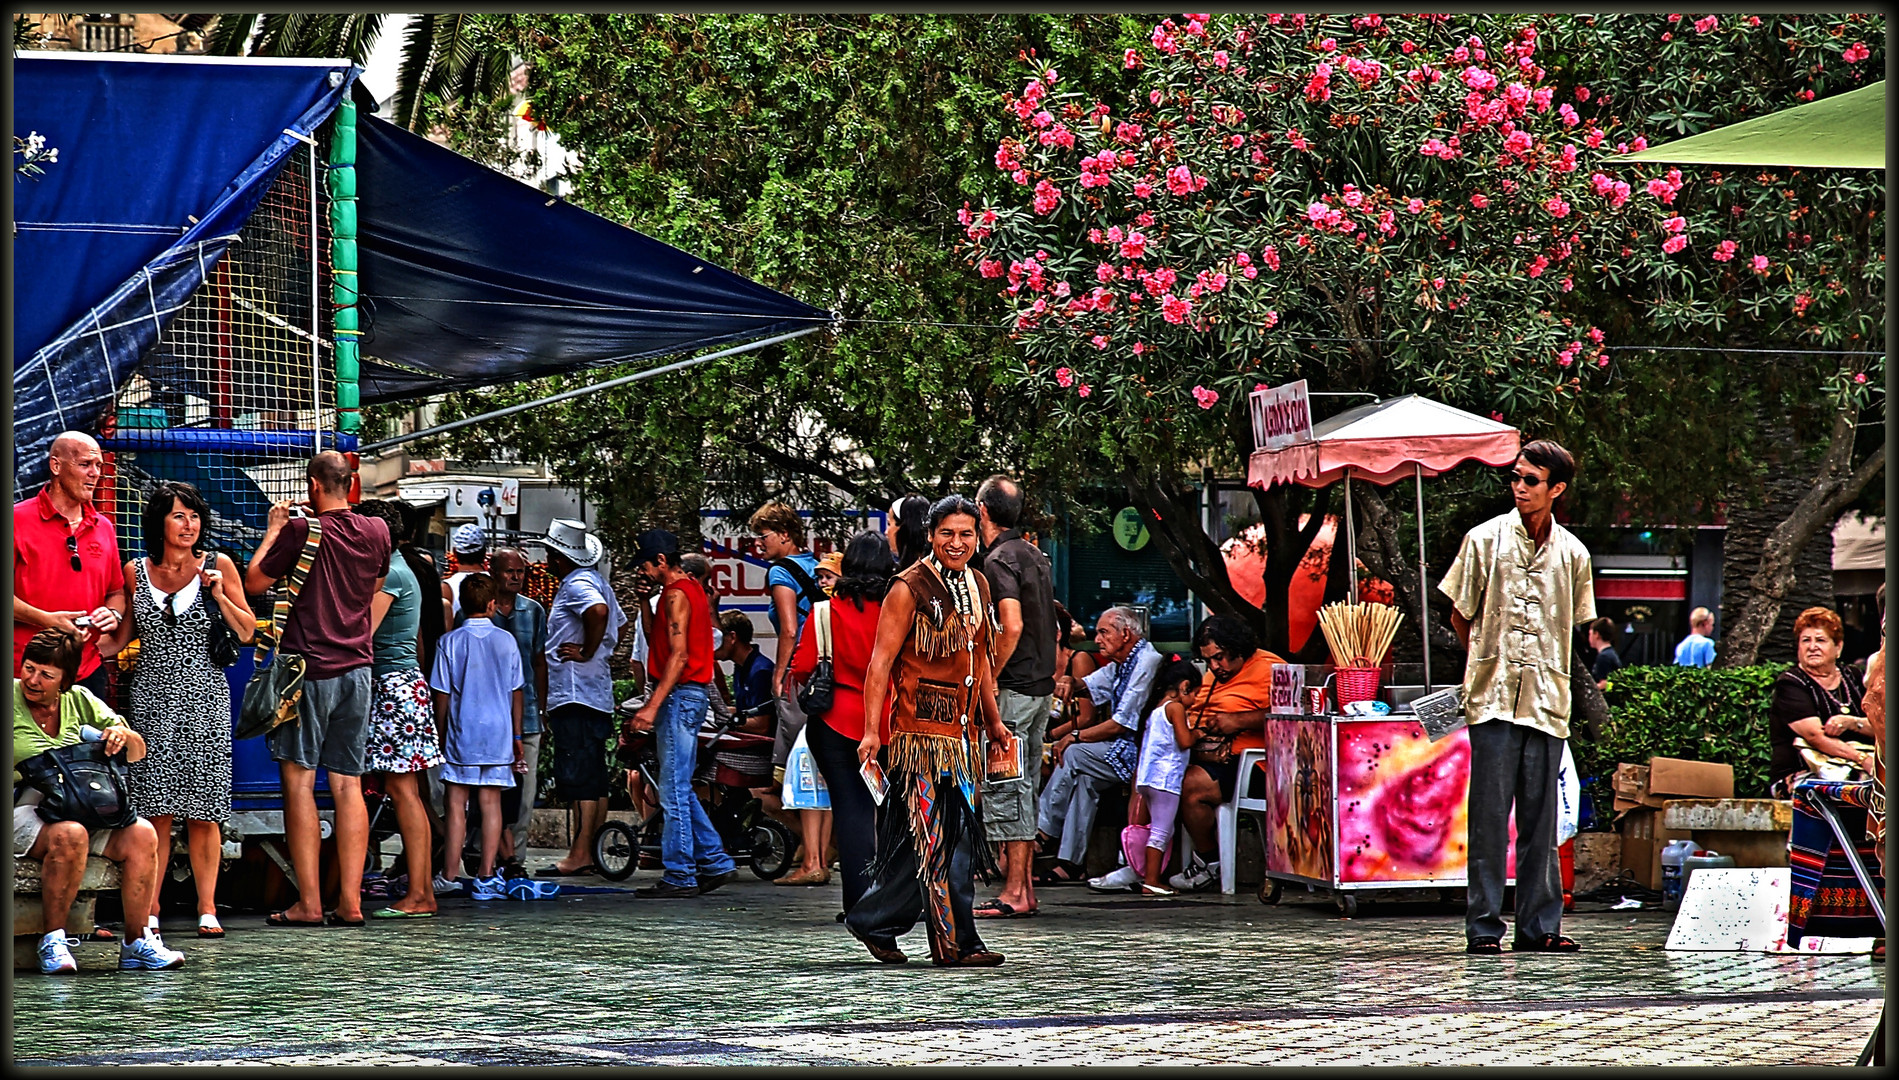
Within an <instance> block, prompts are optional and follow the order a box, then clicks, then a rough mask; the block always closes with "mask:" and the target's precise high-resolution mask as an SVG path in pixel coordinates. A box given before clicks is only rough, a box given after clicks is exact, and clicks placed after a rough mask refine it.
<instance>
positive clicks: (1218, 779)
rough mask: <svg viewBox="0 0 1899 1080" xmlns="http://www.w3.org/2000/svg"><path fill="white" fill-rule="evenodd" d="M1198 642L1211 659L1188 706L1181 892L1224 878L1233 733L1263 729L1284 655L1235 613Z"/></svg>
mask: <svg viewBox="0 0 1899 1080" xmlns="http://www.w3.org/2000/svg"><path fill="white" fill-rule="evenodd" d="M1193 643H1194V651H1195V652H1196V653H1198V654H1199V656H1200V658H1201V659H1202V660H1205V661H1206V662H1207V674H1206V678H1205V681H1204V682H1202V683H1201V687H1200V693H1199V695H1198V696H1196V697H1195V698H1194V701H1193V705H1192V707H1191V709H1190V710H1189V713H1188V716H1189V722H1190V723H1192V725H1193V727H1194V730H1195V732H1196V733H1197V734H1198V736H1199V741H1198V742H1196V743H1195V744H1194V748H1193V756H1192V757H1191V758H1190V759H1189V762H1188V765H1187V775H1186V776H1185V777H1183V778H1182V779H1181V782H1180V820H1181V822H1182V824H1184V825H1186V827H1187V835H1188V836H1189V837H1190V838H1191V839H1192V840H1193V848H1194V849H1193V853H1192V854H1191V855H1189V856H1188V857H1187V861H1186V865H1185V866H1184V867H1182V868H1181V871H1180V873H1178V874H1175V875H1174V876H1173V877H1171V878H1168V879H1167V883H1168V884H1169V885H1171V886H1173V887H1174V888H1176V889H1180V890H1184V891H1185V890H1191V891H1199V890H1201V889H1206V888H1210V887H1212V886H1213V885H1215V884H1217V883H1218V882H1219V880H1220V863H1219V850H1218V849H1219V836H1218V831H1217V826H1216V823H1217V821H1218V812H1219V808H1220V804H1221V803H1225V802H1229V801H1231V800H1232V798H1233V789H1234V786H1235V785H1236V783H1237V782H1238V779H1239V766H1238V765H1237V764H1236V763H1235V761H1234V752H1233V740H1234V739H1235V738H1236V737H1237V736H1239V735H1240V734H1242V733H1244V732H1248V731H1260V730H1262V729H1264V728H1265V726H1266V711H1267V709H1269V708H1270V707H1271V706H1272V700H1273V693H1272V691H1273V665H1274V664H1283V663H1285V662H1286V661H1285V660H1284V659H1282V658H1281V657H1279V656H1278V655H1276V654H1274V653H1270V652H1267V651H1266V650H1265V649H1262V648H1260V647H1259V643H1258V639H1256V638H1255V637H1254V636H1253V628H1252V627H1250V626H1247V625H1246V624H1245V623H1243V622H1241V621H1239V620H1238V619H1229V618H1225V617H1222V616H1218V615H1216V616H1214V617H1213V618H1210V619H1208V620H1207V621H1206V622H1203V623H1201V624H1200V630H1199V632H1198V633H1196V634H1195V635H1194V639H1193Z"/></svg>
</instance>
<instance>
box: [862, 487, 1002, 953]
mask: <svg viewBox="0 0 1899 1080" xmlns="http://www.w3.org/2000/svg"><path fill="white" fill-rule="evenodd" d="M929 529H930V546H931V553H930V555H928V556H926V557H925V558H922V559H919V560H917V562H915V563H914V564H912V565H911V566H910V568H909V569H907V570H905V571H903V572H902V573H901V574H898V575H897V577H896V580H895V582H894V583H893V584H892V585H891V588H890V594H889V595H888V596H887V597H885V598H884V603H883V613H882V616H881V618H880V619H879V620H878V624H877V644H876V647H875V650H874V651H873V653H872V655H871V662H870V670H869V671H868V672H866V675H865V679H864V713H865V715H866V716H877V715H880V714H881V713H882V712H883V709H884V704H885V699H886V696H887V697H888V699H889V702H890V745H889V747H888V749H887V750H884V755H883V757H884V765H885V768H886V769H887V770H888V775H889V780H890V789H889V793H888V795H887V796H886V797H885V800H884V805H883V808H882V810H881V812H880V820H879V827H878V843H877V859H876V862H875V863H874V864H873V865H872V867H871V873H872V882H871V886H870V890H869V891H868V892H866V893H865V894H864V897H863V899H861V900H859V901H858V902H857V904H856V906H855V907H853V908H851V913H850V915H849V916H848V917H847V918H846V919H845V920H844V925H845V926H846V928H848V929H849V930H850V932H851V933H852V934H853V935H854V936H856V937H857V939H858V940H859V941H862V942H863V943H864V945H865V947H866V948H868V949H869V950H870V953H871V955H872V956H874V957H876V958H877V959H878V960H881V961H883V962H884V963H887V964H900V963H903V962H904V961H905V960H906V959H908V958H907V957H906V956H905V955H904V954H903V953H902V952H901V951H900V950H899V949H898V948H897V938H898V937H899V936H900V935H902V934H905V933H907V932H909V930H910V929H911V928H912V927H914V926H915V925H916V923H917V920H918V918H922V919H923V920H924V925H925V927H926V928H927V929H928V931H929V935H930V958H931V960H932V961H933V962H935V963H936V964H937V965H938V966H939V967H993V966H994V965H996V964H1000V963H1002V954H1001V953H997V952H991V951H989V950H988V949H985V948H984V947H983V943H982V939H981V938H980V937H978V936H977V934H976V921H975V917H974V916H973V915H972V914H971V908H972V906H973V905H974V903H975V878H974V875H975V871H976V869H977V862H978V860H982V861H983V862H984V864H985V865H987V863H988V860H989V848H988V844H987V843H985V842H984V838H983V826H982V817H981V812H980V810H979V808H978V805H977V803H978V800H977V792H979V791H980V790H981V788H982V784H983V777H984V751H983V746H982V742H981V740H980V737H979V735H978V730H979V729H981V730H985V731H987V732H988V733H989V737H990V738H991V739H993V740H996V741H998V742H1006V741H1007V739H1008V737H1009V732H1008V729H1007V728H1005V727H1004V726H1003V724H1002V718H1001V715H1000V713H999V712H998V710H997V708H996V680H995V672H994V659H995V654H994V649H995V639H996V631H995V626H996V615H995V609H994V607H993V606H992V605H991V601H990V597H989V583H988V582H987V581H986V580H985V579H984V578H983V575H982V574H980V573H977V572H976V571H975V570H973V569H971V568H970V567H969V559H970V557H971V556H972V555H974V554H975V553H976V545H977V539H978V532H977V529H978V517H977V510H976V504H975V503H973V502H971V501H969V500H968V499H966V498H963V497H962V496H960V495H951V496H948V497H946V498H944V499H942V500H940V501H938V502H937V503H936V505H934V506H932V507H931V508H930V519H929ZM880 749H883V747H882V746H881V739H880V737H879V733H878V730H877V725H875V724H868V725H866V726H865V732H864V740H863V742H861V743H859V744H858V748H857V753H858V759H859V760H860V761H866V762H867V761H870V760H872V759H873V758H876V757H877V756H878V752H879V750H880Z"/></svg>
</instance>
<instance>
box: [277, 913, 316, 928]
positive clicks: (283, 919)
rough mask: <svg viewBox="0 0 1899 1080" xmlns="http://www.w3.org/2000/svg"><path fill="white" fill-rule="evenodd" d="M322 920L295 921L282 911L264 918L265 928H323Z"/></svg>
mask: <svg viewBox="0 0 1899 1080" xmlns="http://www.w3.org/2000/svg"><path fill="white" fill-rule="evenodd" d="M323 924H324V923H323V920H322V919H293V918H291V917H290V916H289V915H288V914H287V913H285V912H282V911H273V912H271V913H270V914H269V915H266V916H264V925H265V926H304V927H308V926H322V925H323Z"/></svg>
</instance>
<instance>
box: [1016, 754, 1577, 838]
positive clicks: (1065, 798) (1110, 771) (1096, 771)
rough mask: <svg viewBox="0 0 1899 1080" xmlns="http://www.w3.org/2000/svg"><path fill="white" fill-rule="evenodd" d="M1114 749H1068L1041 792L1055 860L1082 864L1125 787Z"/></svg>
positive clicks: (1039, 825)
mask: <svg viewBox="0 0 1899 1080" xmlns="http://www.w3.org/2000/svg"><path fill="white" fill-rule="evenodd" d="M1113 745H1114V744H1113V743H1112V742H1088V743H1076V744H1075V745H1073V746H1071V747H1069V748H1068V749H1067V750H1066V751H1065V752H1064V753H1063V754H1062V763H1061V764H1060V765H1057V766H1055V772H1054V773H1053V775H1051V776H1050V777H1049V778H1048V787H1047V788H1045V789H1043V791H1042V802H1041V806H1040V808H1039V810H1038V811H1037V813H1036V821H1035V827H1036V829H1037V830H1038V831H1040V832H1041V833H1043V834H1044V835H1047V836H1059V837H1061V845H1060V846H1059V847H1058V848H1057V849H1056V856H1055V857H1056V858H1058V859H1061V860H1062V861H1063V862H1067V863H1073V864H1075V865H1077V866H1079V865H1081V864H1082V862H1083V861H1084V859H1085V858H1086V857H1087V854H1088V837H1089V835H1090V834H1091V833H1093V832H1094V828H1095V808H1096V807H1097V806H1099V805H1100V803H1101V793H1102V792H1104V791H1109V790H1112V789H1113V788H1115V787H1116V786H1118V785H1121V784H1125V783H1127V781H1126V780H1123V779H1122V778H1121V775H1120V774H1119V773H1117V772H1115V771H1114V765H1113V763H1112V762H1110V761H1109V760H1108V748H1109V747H1111V746H1113ZM1552 775H1553V774H1552Z"/></svg>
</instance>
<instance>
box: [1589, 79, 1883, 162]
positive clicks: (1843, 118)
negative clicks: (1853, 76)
mask: <svg viewBox="0 0 1899 1080" xmlns="http://www.w3.org/2000/svg"><path fill="white" fill-rule="evenodd" d="M1618 160H1621V161H1662V162H1673V163H1677V164H1683V165H1792V166H1799V167H1805V168H1815V169H1883V168H1885V167H1886V84H1885V83H1884V82H1876V83H1874V84H1872V85H1871V86H1862V87H1860V88H1859V89H1858V90H1853V91H1850V92H1848V93H1844V94H1836V95H1834V96H1833V97H1830V98H1824V99H1822V100H1820V101H1815V102H1810V103H1808V104H1806V105H1801V106H1797V107H1795V108H1792V109H1783V110H1781V111H1780V112H1777V113H1772V114H1769V115H1767V116H1762V117H1759V118H1757V119H1754V120H1743V121H1741V122H1740V123H1738V124H1729V125H1727V126H1726V127H1719V128H1715V129H1714V130H1713V131H1704V132H1702V133H1701V134H1699V135H1690V136H1688V137H1687V138H1685V139H1676V140H1675V141H1673V142H1666V143H1662V144H1661V145H1659V146H1651V147H1649V148H1648V149H1646V150H1644V151H1642V152H1641V153H1639V154H1630V155H1628V156H1627V157H1623V158H1620V159H1618Z"/></svg>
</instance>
